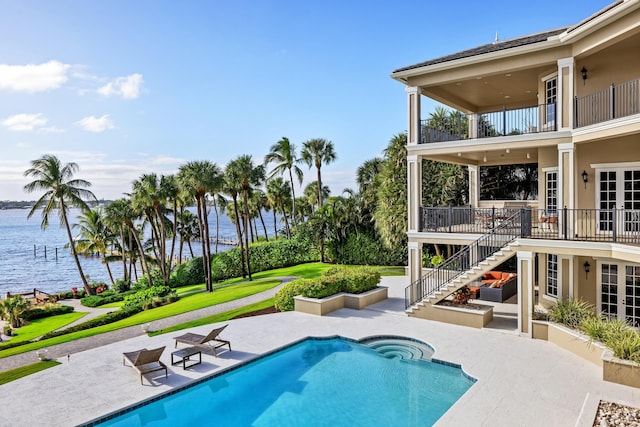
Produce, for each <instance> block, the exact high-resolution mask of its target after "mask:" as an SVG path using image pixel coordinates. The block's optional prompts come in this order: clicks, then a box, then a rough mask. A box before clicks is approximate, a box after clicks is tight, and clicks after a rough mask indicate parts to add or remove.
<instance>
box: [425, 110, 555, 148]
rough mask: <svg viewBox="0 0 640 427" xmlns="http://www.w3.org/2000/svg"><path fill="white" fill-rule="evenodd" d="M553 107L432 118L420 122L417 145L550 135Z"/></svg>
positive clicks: (452, 114)
mask: <svg viewBox="0 0 640 427" xmlns="http://www.w3.org/2000/svg"><path fill="white" fill-rule="evenodd" d="M555 116H556V105H555V104H543V105H537V106H532V107H525V108H515V109H506V108H503V109H502V110H498V111H490V112H486V113H482V114H463V113H460V112H457V111H453V112H451V113H450V114H448V115H443V116H432V117H431V118H429V119H426V120H421V121H420V139H419V141H420V143H421V144H428V143H431V142H446V141H459V140H463V139H476V138H495V137H499V136H507V135H524V134H530V133H540V132H552V131H555V130H556V124H555Z"/></svg>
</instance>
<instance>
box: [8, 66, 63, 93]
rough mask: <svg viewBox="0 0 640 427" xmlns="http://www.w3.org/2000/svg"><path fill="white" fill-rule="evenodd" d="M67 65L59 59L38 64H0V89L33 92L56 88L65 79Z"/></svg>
mask: <svg viewBox="0 0 640 427" xmlns="http://www.w3.org/2000/svg"><path fill="white" fill-rule="evenodd" d="M69 67H71V66H70V65H68V64H63V63H62V62H59V61H49V62H45V63H43V64H38V65H36V64H28V65H7V64H0V90H9V91H14V92H28V93H34V92H44V91H48V90H52V89H57V88H59V87H60V86H62V84H63V83H65V82H66V81H67V71H68V70H69Z"/></svg>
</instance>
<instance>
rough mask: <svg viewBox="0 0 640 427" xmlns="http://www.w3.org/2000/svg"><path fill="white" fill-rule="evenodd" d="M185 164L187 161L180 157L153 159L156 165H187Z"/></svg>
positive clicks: (161, 156) (162, 156) (158, 157)
mask: <svg viewBox="0 0 640 427" xmlns="http://www.w3.org/2000/svg"><path fill="white" fill-rule="evenodd" d="M185 162H186V160H185V159H180V158H178V157H171V156H164V155H160V156H156V157H154V158H152V159H151V163H152V164H154V165H173V164H179V163H185Z"/></svg>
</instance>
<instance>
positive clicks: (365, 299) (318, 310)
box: [293, 286, 389, 316]
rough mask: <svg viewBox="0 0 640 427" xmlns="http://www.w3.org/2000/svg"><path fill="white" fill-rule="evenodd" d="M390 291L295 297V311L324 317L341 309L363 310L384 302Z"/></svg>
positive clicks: (383, 288) (381, 287)
mask: <svg viewBox="0 0 640 427" xmlns="http://www.w3.org/2000/svg"><path fill="white" fill-rule="evenodd" d="M388 295H389V289H388V288H387V287H385V286H379V287H377V288H375V289H372V290H370V291H367V292H363V293H361V294H350V293H346V292H340V293H338V294H335V295H331V296H329V297H325V298H307V297H303V296H300V295H298V296H296V297H294V298H293V299H294V302H295V311H299V312H301V313H307V314H315V315H318V316H324V315H325V314H329V313H331V312H333V311H336V310H339V309H341V308H352V309H356V310H362V309H363V308H365V307H367V306H369V305H371V304H376V303H378V302H380V301H384V300H385V299H387V298H388Z"/></svg>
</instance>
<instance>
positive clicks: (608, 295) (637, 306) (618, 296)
mask: <svg viewBox="0 0 640 427" xmlns="http://www.w3.org/2000/svg"><path fill="white" fill-rule="evenodd" d="M600 312H601V313H602V314H603V315H605V316H608V317H610V318H612V319H620V320H625V321H627V322H629V324H630V325H632V326H634V327H636V328H637V327H640V266H635V265H623V264H622V265H618V264H604V263H603V264H601V266H600Z"/></svg>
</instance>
